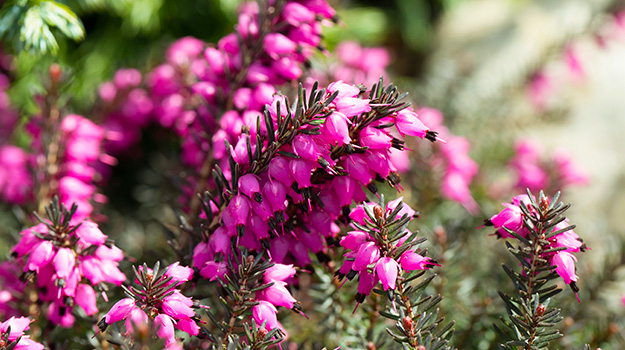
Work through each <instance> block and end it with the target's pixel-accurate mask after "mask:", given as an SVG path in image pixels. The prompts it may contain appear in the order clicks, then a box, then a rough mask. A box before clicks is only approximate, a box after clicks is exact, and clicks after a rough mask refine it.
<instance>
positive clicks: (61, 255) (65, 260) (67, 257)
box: [53, 248, 76, 278]
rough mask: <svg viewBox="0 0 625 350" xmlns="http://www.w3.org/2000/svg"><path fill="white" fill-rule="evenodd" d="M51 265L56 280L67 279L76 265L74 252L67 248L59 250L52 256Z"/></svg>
mask: <svg viewBox="0 0 625 350" xmlns="http://www.w3.org/2000/svg"><path fill="white" fill-rule="evenodd" d="M53 263H54V269H55V270H56V276H57V278H67V277H68V276H69V273H70V271H71V270H73V269H74V266H75V264H76V258H75V257H74V252H72V250H71V249H69V248H61V249H59V250H58V251H57V252H56V255H55V256H54V260H53Z"/></svg>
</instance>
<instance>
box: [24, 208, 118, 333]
mask: <svg viewBox="0 0 625 350" xmlns="http://www.w3.org/2000/svg"><path fill="white" fill-rule="evenodd" d="M77 209H78V208H77V206H76V205H73V206H72V209H71V210H67V209H66V208H65V207H64V206H63V205H62V204H60V203H59V201H58V199H57V198H56V197H55V199H54V200H53V202H52V204H51V205H50V206H49V207H48V208H47V212H48V219H49V220H43V219H42V220H41V221H42V222H41V223H40V224H38V225H36V226H34V227H31V228H28V229H26V230H24V231H22V232H21V239H20V241H19V243H18V244H17V245H16V246H15V247H14V248H13V250H12V254H13V256H14V257H15V258H16V261H17V262H19V263H20V264H21V265H22V266H23V271H24V277H25V278H27V279H29V280H33V281H34V285H35V286H36V287H37V290H38V291H39V295H38V297H39V300H40V301H41V302H45V303H49V306H48V310H47V318H48V319H49V320H50V321H52V322H53V323H55V324H59V325H61V326H63V327H71V326H72V325H73V323H74V316H73V314H72V309H73V307H74V305H78V306H80V307H81V308H82V309H83V310H84V311H85V313H86V314H87V315H94V314H96V313H97V312H98V308H97V306H96V290H95V289H94V287H96V289H98V290H101V291H103V292H104V291H105V290H106V289H107V287H106V285H104V283H112V284H115V285H118V286H119V285H121V283H122V282H123V281H124V280H125V279H126V277H125V276H124V274H123V273H122V272H121V271H120V270H119V269H118V267H117V266H118V263H119V261H121V260H122V259H123V257H124V256H123V253H122V251H121V250H120V249H119V248H117V247H116V246H115V245H113V244H112V243H111V242H110V241H108V239H107V236H106V235H105V234H103V233H102V232H101V231H100V229H99V228H98V225H97V224H96V223H94V222H91V221H88V220H85V221H82V222H81V221H79V220H78V221H77V220H76V218H74V214H75V213H76V212H77ZM103 296H104V297H106V295H105V294H104V293H103Z"/></svg>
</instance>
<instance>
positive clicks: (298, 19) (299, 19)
mask: <svg viewBox="0 0 625 350" xmlns="http://www.w3.org/2000/svg"><path fill="white" fill-rule="evenodd" d="M282 16H283V17H284V19H285V20H286V22H287V23H289V24H290V25H292V26H294V27H298V26H299V25H301V24H302V23H310V22H313V21H314V20H315V13H314V12H312V11H311V10H309V9H308V8H307V7H306V6H304V5H302V4H298V3H296V2H289V3H287V4H286V5H284V9H283V10H282Z"/></svg>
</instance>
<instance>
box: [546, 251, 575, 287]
mask: <svg viewBox="0 0 625 350" xmlns="http://www.w3.org/2000/svg"><path fill="white" fill-rule="evenodd" d="M576 261H577V258H576V257H575V256H574V255H573V254H571V253H569V252H564V251H559V252H557V253H556V254H554V255H553V258H552V259H551V264H552V265H556V272H557V273H558V275H560V277H562V279H563V280H564V283H566V284H570V283H571V282H575V281H577V275H576V274H575V262H576Z"/></svg>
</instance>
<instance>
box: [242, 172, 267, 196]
mask: <svg viewBox="0 0 625 350" xmlns="http://www.w3.org/2000/svg"><path fill="white" fill-rule="evenodd" d="M238 185H239V191H241V193H243V194H244V195H246V196H248V197H250V198H252V199H254V200H256V201H260V200H262V196H261V195H260V185H259V183H258V176H256V175H254V174H245V175H243V176H241V177H240V178H239V183H238Z"/></svg>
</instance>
